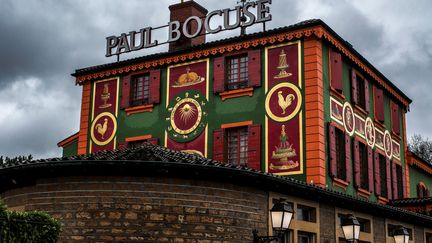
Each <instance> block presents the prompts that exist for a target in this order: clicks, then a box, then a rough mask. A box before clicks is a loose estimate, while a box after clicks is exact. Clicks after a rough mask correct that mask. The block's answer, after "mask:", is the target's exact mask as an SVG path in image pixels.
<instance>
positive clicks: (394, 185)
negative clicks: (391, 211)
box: [391, 163, 399, 199]
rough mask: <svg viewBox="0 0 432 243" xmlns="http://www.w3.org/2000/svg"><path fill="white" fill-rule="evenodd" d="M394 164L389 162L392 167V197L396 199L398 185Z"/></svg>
mask: <svg viewBox="0 0 432 243" xmlns="http://www.w3.org/2000/svg"><path fill="white" fill-rule="evenodd" d="M396 166H397V165H396V164H395V163H391V169H392V187H393V191H392V192H393V199H398V195H399V194H398V186H397V182H398V181H397V172H396Z"/></svg>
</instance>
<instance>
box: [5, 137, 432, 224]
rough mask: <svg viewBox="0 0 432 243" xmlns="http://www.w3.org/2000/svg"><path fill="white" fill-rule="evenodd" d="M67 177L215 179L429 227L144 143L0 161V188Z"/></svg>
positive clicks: (347, 198) (285, 180)
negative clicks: (48, 157) (80, 154)
mask: <svg viewBox="0 0 432 243" xmlns="http://www.w3.org/2000/svg"><path fill="white" fill-rule="evenodd" d="M70 175H128V176H147V175H148V176H169V177H175V176H177V177H182V178H187V179H199V180H216V181H221V182H223V183H233V184H238V185H242V186H249V187H255V188H259V189H262V190H267V191H274V192H279V193H282V194H286V195H291V196H296V197H301V198H305V199H309V200H314V201H318V202H321V203H326V204H329V205H334V206H336V207H341V208H346V209H348V210H353V211H358V212H364V213H368V214H374V215H376V216H381V217H387V218H393V219H396V220H401V221H404V222H411V223H414V224H419V223H421V224H423V225H425V226H428V227H432V217H429V216H427V215H422V214H418V213H414V212H410V211H406V210H403V209H400V208H397V207H393V206H388V205H381V204H377V203H372V202H369V201H367V200H365V199H361V198H357V197H354V196H351V195H347V194H345V193H341V192H337V191H333V190H330V189H327V188H321V187H318V186H315V185H313V184H307V183H305V182H302V181H299V180H296V179H293V178H291V177H282V176H277V175H273V174H269V173H265V172H261V171H256V170H253V169H250V168H247V167H242V166H235V165H230V164H226V163H222V162H219V161H215V160H211V159H207V158H204V157H201V156H199V155H193V154H187V153H184V152H179V151H174V150H171V149H168V148H164V147H161V146H156V145H151V144H144V145H142V146H141V147H137V148H125V149H117V150H114V151H103V152H98V153H94V154H89V155H82V156H72V157H63V158H51V159H40V160H33V161H17V162H15V163H11V164H2V165H0V192H4V191H7V190H10V189H11V188H16V187H22V186H25V185H31V184H33V183H34V181H35V180H36V179H38V178H44V177H53V176H56V177H59V176H70Z"/></svg>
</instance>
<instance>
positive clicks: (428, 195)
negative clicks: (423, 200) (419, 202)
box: [425, 188, 430, 197]
mask: <svg viewBox="0 0 432 243" xmlns="http://www.w3.org/2000/svg"><path fill="white" fill-rule="evenodd" d="M425 194H426V197H430V193H429V189H427V188H426V189H425Z"/></svg>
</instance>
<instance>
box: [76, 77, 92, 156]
mask: <svg viewBox="0 0 432 243" xmlns="http://www.w3.org/2000/svg"><path fill="white" fill-rule="evenodd" d="M90 92H91V83H86V84H84V85H83V89H82V100H81V120H80V131H79V133H78V134H79V136H78V155H82V154H86V153H87V144H88V127H89V114H90Z"/></svg>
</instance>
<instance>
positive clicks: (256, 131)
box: [248, 124, 261, 170]
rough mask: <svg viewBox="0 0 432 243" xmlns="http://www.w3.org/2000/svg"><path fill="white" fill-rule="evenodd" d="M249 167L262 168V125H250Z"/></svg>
mask: <svg viewBox="0 0 432 243" xmlns="http://www.w3.org/2000/svg"><path fill="white" fill-rule="evenodd" d="M248 133H249V134H248V135H249V136H248V167H250V168H252V169H255V170H261V125H260V124H254V125H250V126H248Z"/></svg>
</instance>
